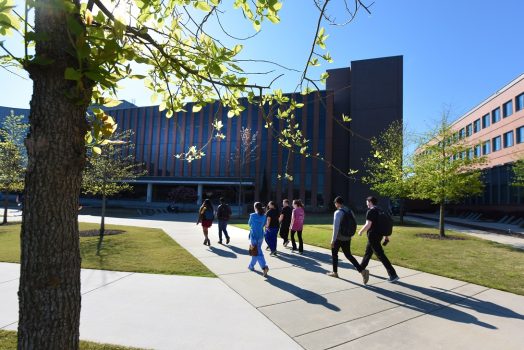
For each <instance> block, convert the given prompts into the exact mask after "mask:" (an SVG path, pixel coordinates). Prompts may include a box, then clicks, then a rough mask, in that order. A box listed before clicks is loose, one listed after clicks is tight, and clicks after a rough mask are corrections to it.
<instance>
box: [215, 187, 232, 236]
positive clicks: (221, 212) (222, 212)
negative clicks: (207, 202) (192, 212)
mask: <svg viewBox="0 0 524 350" xmlns="http://www.w3.org/2000/svg"><path fill="white" fill-rule="evenodd" d="M229 218H231V207H230V206H229V205H228V204H227V203H226V200H225V198H224V197H221V198H220V205H219V206H218V208H217V219H218V243H219V244H222V232H224V235H225V236H226V244H229V235H228V234H227V222H228V221H229Z"/></svg>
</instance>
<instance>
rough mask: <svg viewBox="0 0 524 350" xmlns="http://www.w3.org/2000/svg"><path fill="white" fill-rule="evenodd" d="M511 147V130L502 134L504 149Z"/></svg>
mask: <svg viewBox="0 0 524 350" xmlns="http://www.w3.org/2000/svg"><path fill="white" fill-rule="evenodd" d="M511 146H513V130H512V131H508V132H507V133H505V134H504V148H507V147H511Z"/></svg>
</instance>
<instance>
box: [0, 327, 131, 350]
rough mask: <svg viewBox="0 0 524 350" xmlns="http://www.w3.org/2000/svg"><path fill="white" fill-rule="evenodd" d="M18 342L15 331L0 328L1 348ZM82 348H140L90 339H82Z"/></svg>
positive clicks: (11, 349) (13, 346) (12, 347)
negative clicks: (96, 341) (91, 340)
mask: <svg viewBox="0 0 524 350" xmlns="http://www.w3.org/2000/svg"><path fill="white" fill-rule="evenodd" d="M16 344H17V339H16V332H15V331H3V330H0V350H15V349H16ZM80 350H139V349H138V348H128V347H125V346H118V345H110V344H99V343H93V342H88V341H82V340H81V341H80Z"/></svg>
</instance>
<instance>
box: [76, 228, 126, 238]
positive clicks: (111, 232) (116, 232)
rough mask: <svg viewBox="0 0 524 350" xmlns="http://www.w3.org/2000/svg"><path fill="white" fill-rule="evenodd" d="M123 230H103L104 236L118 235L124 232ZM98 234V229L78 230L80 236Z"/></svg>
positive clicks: (94, 235)
mask: <svg viewBox="0 0 524 350" xmlns="http://www.w3.org/2000/svg"><path fill="white" fill-rule="evenodd" d="M125 232H126V231H124V230H105V231H104V236H112V235H119V234H122V233H125ZM99 234H100V230H85V231H80V237H96V236H98V235H99Z"/></svg>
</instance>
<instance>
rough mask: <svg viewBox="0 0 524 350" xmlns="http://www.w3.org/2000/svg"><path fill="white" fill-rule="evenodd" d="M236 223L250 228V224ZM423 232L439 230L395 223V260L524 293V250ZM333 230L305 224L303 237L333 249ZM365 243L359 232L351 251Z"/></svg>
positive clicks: (392, 256) (391, 250)
mask: <svg viewBox="0 0 524 350" xmlns="http://www.w3.org/2000/svg"><path fill="white" fill-rule="evenodd" d="M327 219H328V217H326V220H327ZM306 220H308V219H307V218H306ZM315 221H316V222H318V220H316V219H315ZM362 221H363V219H362V218H359V222H362ZM244 222H245V221H244ZM306 222H308V221H306ZM235 226H237V227H241V228H244V229H247V224H236V225H235ZM359 228H360V227H359ZM420 233H422V234H424V233H430V234H438V231H437V229H433V228H429V227H426V226H421V225H418V224H415V223H407V224H406V225H404V226H398V225H397V226H395V228H394V230H393V235H392V236H391V242H390V243H389V245H388V246H387V247H386V249H385V250H386V254H387V256H388V258H389V259H390V260H391V262H392V263H393V264H395V265H399V266H404V267H408V268H411V269H415V270H419V271H425V272H429V273H433V274H436V275H441V276H446V277H450V278H454V279H459V280H462V281H466V282H471V283H475V284H480V285H483V286H487V287H490V288H496V289H500V290H505V291H508V292H512V293H516V294H520V295H524V278H522V276H524V251H522V250H519V249H516V248H512V247H509V246H507V245H503V244H499V243H495V242H491V241H486V240H482V239H477V238H474V237H471V236H468V235H463V234H459V233H456V232H452V231H448V236H453V237H461V238H464V240H435V239H428V238H421V237H417V236H416V234H420ZM331 234H332V225H331V224H311V225H306V226H305V228H304V233H303V238H304V242H305V243H306V244H311V245H314V246H318V247H322V248H327V249H329V248H330V242H331ZM365 246H366V237H365V236H364V235H363V236H362V237H359V236H355V237H354V238H353V240H352V243H351V251H352V252H353V254H355V255H359V256H362V255H363V254H364V250H365Z"/></svg>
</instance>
